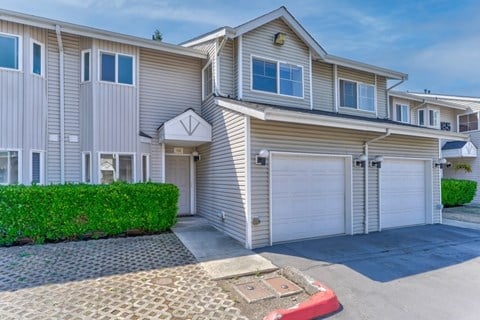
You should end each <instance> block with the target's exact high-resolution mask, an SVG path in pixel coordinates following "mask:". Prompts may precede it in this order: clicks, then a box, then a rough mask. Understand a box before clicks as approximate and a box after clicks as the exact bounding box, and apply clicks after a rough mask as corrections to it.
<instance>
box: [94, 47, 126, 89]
mask: <svg viewBox="0 0 480 320" xmlns="http://www.w3.org/2000/svg"><path fill="white" fill-rule="evenodd" d="M133 65H134V59H133V56H130V55H125V54H118V53H110V52H100V81H106V82H113V83H120V84H129V85H133V84H134V67H133Z"/></svg>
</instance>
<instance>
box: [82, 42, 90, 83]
mask: <svg viewBox="0 0 480 320" xmlns="http://www.w3.org/2000/svg"><path fill="white" fill-rule="evenodd" d="M91 56H92V51H91V50H83V51H82V82H88V81H90V73H91V63H90V62H91Z"/></svg>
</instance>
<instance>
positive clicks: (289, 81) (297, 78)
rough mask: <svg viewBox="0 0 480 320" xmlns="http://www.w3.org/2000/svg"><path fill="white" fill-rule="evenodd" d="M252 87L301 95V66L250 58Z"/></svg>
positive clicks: (288, 94)
mask: <svg viewBox="0 0 480 320" xmlns="http://www.w3.org/2000/svg"><path fill="white" fill-rule="evenodd" d="M252 89H253V90H258V91H264V92H270V93H275V94H281V95H286V96H292V97H300V98H301V97H303V68H302V67H301V66H296V65H293V64H288V63H283V62H277V61H268V60H262V59H258V58H252Z"/></svg>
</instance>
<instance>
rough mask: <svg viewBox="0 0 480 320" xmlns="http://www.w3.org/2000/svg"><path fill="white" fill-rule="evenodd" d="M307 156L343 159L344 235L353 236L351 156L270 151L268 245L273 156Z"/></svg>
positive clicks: (271, 234) (271, 201) (271, 211)
mask: <svg viewBox="0 0 480 320" xmlns="http://www.w3.org/2000/svg"><path fill="white" fill-rule="evenodd" d="M289 155H290V156H307V157H319V158H325V157H331V158H343V159H344V161H345V233H346V234H353V214H352V212H353V192H352V186H353V175H352V161H353V160H352V156H351V155H336V154H318V153H301V152H283V151H270V156H269V164H270V165H269V208H270V209H269V211H270V212H269V213H270V245H273V209H272V208H273V192H272V178H273V172H272V171H273V170H272V169H273V168H272V161H274V158H275V156H289Z"/></svg>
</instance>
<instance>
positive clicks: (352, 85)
mask: <svg viewBox="0 0 480 320" xmlns="http://www.w3.org/2000/svg"><path fill="white" fill-rule="evenodd" d="M339 83H340V90H339V92H340V106H341V107H345V108H353V109H358V110H364V111H370V112H375V86H373V85H370V84H365V83H360V82H355V81H348V80H340V82H339Z"/></svg>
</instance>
